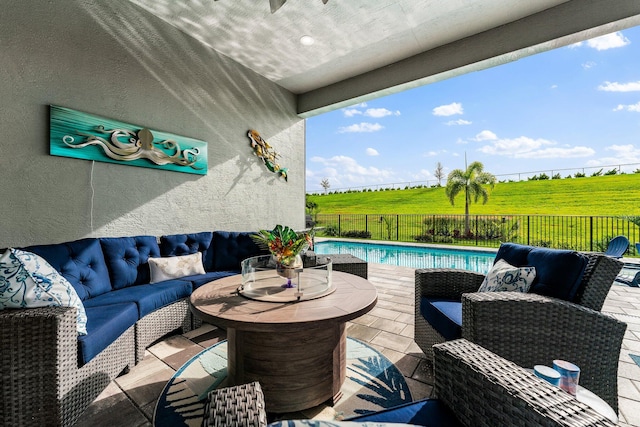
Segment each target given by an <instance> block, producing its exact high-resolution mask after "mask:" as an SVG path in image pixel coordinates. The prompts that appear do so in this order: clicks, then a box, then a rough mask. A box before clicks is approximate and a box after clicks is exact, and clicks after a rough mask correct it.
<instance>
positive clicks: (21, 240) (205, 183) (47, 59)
mask: <svg viewBox="0 0 640 427" xmlns="http://www.w3.org/2000/svg"><path fill="white" fill-rule="evenodd" d="M62 30H64V31H62ZM0 36H1V37H2V38H3V39H5V38H6V39H8V40H13V42H12V43H11V44H8V45H7V46H6V49H4V48H3V57H4V58H5V59H6V61H7V62H6V64H7V66H8V67H9V68H8V69H7V70H8V75H9V77H11V76H13V75H15V76H16V77H17V78H15V79H14V78H7V80H5V81H4V82H1V81H0V88H3V90H2V91H3V93H5V88H6V91H7V92H8V93H5V95H7V98H5V99H7V100H11V107H12V110H13V112H12V114H11V115H9V113H7V112H5V113H0V125H1V126H2V127H3V128H5V126H6V128H7V129H8V132H7V133H6V135H5V139H4V140H3V141H2V143H1V144H2V148H3V150H6V151H7V152H17V151H22V152H23V153H25V152H26V151H28V152H30V154H29V155H24V154H23V155H22V156H21V157H20V158H19V159H18V160H17V161H15V162H10V163H9V164H7V165H5V164H4V162H3V168H2V169H3V170H2V171H0V179H2V178H4V179H7V180H9V179H10V177H12V176H13V177H15V176H21V177H23V179H21V180H18V181H19V182H16V183H15V185H14V188H13V190H11V192H10V193H9V194H7V195H5V196H4V202H5V203H6V204H7V205H8V206H11V207H12V209H11V210H10V212H8V215H6V216H4V215H3V217H4V219H5V220H7V222H6V223H5V227H3V229H2V230H0V241H2V245H5V246H7V245H12V244H19V245H25V244H36V243H49V242H54V241H63V240H71V239H75V238H80V237H85V236H90V235H92V234H94V233H95V235H110V234H118V235H122V234H144V233H148V234H162V233H164V232H170V231H172V230H177V229H179V228H180V229H181V231H184V230H194V231H195V230H196V229H198V230H200V229H220V228H227V229H235V228H238V224H242V223H247V222H248V221H247V220H246V219H245V218H244V217H243V215H246V214H247V213H246V212H249V211H254V210H253V209H245V210H244V211H245V213H244V214H240V215H239V214H238V209H237V207H238V206H246V203H247V200H250V199H249V198H248V197H247V194H246V193H247V190H246V189H245V187H251V188H253V190H252V194H257V195H258V196H257V199H258V200H255V198H254V200H253V203H259V202H260V198H261V197H264V198H267V197H268V193H269V192H271V193H273V192H274V191H276V192H277V191H279V190H280V189H282V190H281V191H283V192H284V191H291V190H292V189H293V187H292V185H291V183H289V184H286V183H282V184H281V185H278V186H276V185H277V183H278V180H273V179H271V178H272V176H271V173H270V172H268V171H265V170H264V168H263V167H262V166H261V164H259V163H258V162H256V159H255V158H254V156H253V155H252V152H251V148H250V146H249V140H248V139H247V137H246V132H247V130H248V129H249V128H251V127H255V128H258V129H260V130H261V131H262V133H263V134H264V135H265V138H267V139H268V138H272V137H273V136H274V135H277V139H275V140H274V141H273V142H276V143H279V144H280V146H281V147H282V146H283V145H285V147H283V148H282V149H281V151H282V152H287V151H297V150H300V152H301V153H302V154H301V156H302V158H304V145H303V144H299V143H297V142H296V143H294V142H295V141H297V140H298V139H300V140H301V141H304V126H303V122H302V119H300V118H299V117H297V116H296V115H295V96H294V95H293V94H291V93H289V92H287V91H285V90H284V89H282V88H281V87H279V86H277V85H275V84H273V83H271V82H269V81H268V80H266V79H264V78H262V77H261V76H259V75H257V74H256V73H254V72H253V71H251V70H249V69H247V68H244V67H242V66H240V65H238V64H236V63H235V62H233V61H232V60H230V59H229V58H227V57H225V56H222V55H220V54H218V53H217V52H215V51H213V50H211V49H209V48H207V47H205V46H204V45H202V44H200V43H199V42H198V41H197V40H195V39H193V38H190V37H188V36H186V35H185V34H183V33H182V32H180V31H179V30H177V29H176V28H174V27H172V26H170V25H169V24H167V23H165V22H164V21H161V20H160V19H159V18H156V17H155V16H153V15H151V14H149V13H147V12H146V11H144V10H143V9H141V8H139V7H137V6H135V5H134V4H132V3H131V2H130V1H128V0H115V1H112V2H99V1H83V2H51V3H46V4H42V3H41V2H39V1H37V0H26V1H24V2H18V3H15V4H10V5H7V7H6V8H4V9H3V15H2V16H1V17H0ZM4 55H6V56H4ZM12 67H13V68H15V69H13V68H12ZM3 68H4V67H3ZM18 71H19V72H18ZM53 74H55V76H54V75H53ZM3 85H4V86H3ZM7 102H9V101H5V103H7ZM48 104H56V105H60V106H64V107H69V108H73V109H77V110H80V111H84V112H87V113H91V114H96V115H100V116H104V117H108V118H113V119H116V120H121V121H125V122H128V123H134V124H136V125H140V126H145V127H148V128H150V129H154V130H160V131H166V132H171V133H175V134H179V135H184V136H188V137H192V138H196V139H201V140H204V141H206V142H207V143H208V151H209V158H208V162H209V171H208V175H207V176H203V177H198V176H190V175H189V174H184V173H177V172H167V171H158V170H152V169H146V168H138V167H130V166H121V165H113V164H106V163H95V164H92V163H91V162H88V161H82V160H76V159H66V158H60V157H52V156H49V155H48V126H49V121H48V118H49V117H48ZM4 106H6V104H5V105H4ZM300 129H302V130H300ZM34 152H36V155H34V154H33V153H34ZM294 154H295V155H300V154H299V153H297V154H296V153H294ZM27 169H28V170H30V171H35V172H36V173H33V174H25V170H27ZM300 176H301V177H303V174H301V175H300ZM11 181H14V180H13V179H11ZM300 181H302V179H301V180H300ZM261 186H264V187H268V189H264V190H263V191H260V190H261V189H260V187H261ZM297 188H298V187H297V186H296V187H295V189H297ZM24 194H29V197H28V198H25V197H24ZM300 194H303V185H302V184H300ZM43 200H46V201H47V209H42V205H43ZM230 207H235V208H236V210H235V211H233V212H231V211H229V212H227V211H226V210H227V209H231V208H230ZM91 212H93V215H91ZM254 215H255V214H254Z"/></svg>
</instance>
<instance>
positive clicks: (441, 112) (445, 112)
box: [433, 102, 464, 116]
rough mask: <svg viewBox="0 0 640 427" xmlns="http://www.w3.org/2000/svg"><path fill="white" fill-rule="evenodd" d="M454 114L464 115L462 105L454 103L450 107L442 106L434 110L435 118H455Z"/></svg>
mask: <svg viewBox="0 0 640 427" xmlns="http://www.w3.org/2000/svg"><path fill="white" fill-rule="evenodd" d="M454 114H464V109H463V108H462V104H460V103H459V102H452V103H451V104H448V105H441V106H439V107H436V108H434V109H433V115H434V116H453V115H454Z"/></svg>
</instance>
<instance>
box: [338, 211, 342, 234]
mask: <svg viewBox="0 0 640 427" xmlns="http://www.w3.org/2000/svg"><path fill="white" fill-rule="evenodd" d="M341 218H342V215H340V214H338V236H340V235H342V227H341V226H340V222H341Z"/></svg>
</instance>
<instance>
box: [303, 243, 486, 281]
mask: <svg viewBox="0 0 640 427" xmlns="http://www.w3.org/2000/svg"><path fill="white" fill-rule="evenodd" d="M314 251H315V252H316V253H317V254H320V255H326V254H351V255H355V256H357V257H358V258H360V259H363V260H365V261H367V262H371V263H376V264H390V265H397V266H400V267H411V268H461V269H463V270H471V271H477V272H479V273H483V274H485V273H486V272H487V271H489V269H490V268H491V266H492V265H493V259H494V258H495V257H496V254H495V252H481V251H472V250H461V249H441V248H432V247H427V246H408V245H388V244H380V243H362V242H347V241H338V240H326V241H321V242H316V243H315V245H314Z"/></svg>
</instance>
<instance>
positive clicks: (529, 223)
mask: <svg viewBox="0 0 640 427" xmlns="http://www.w3.org/2000/svg"><path fill="white" fill-rule="evenodd" d="M530 242H531V217H530V216H529V215H527V245H530V244H531V243H530Z"/></svg>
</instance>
